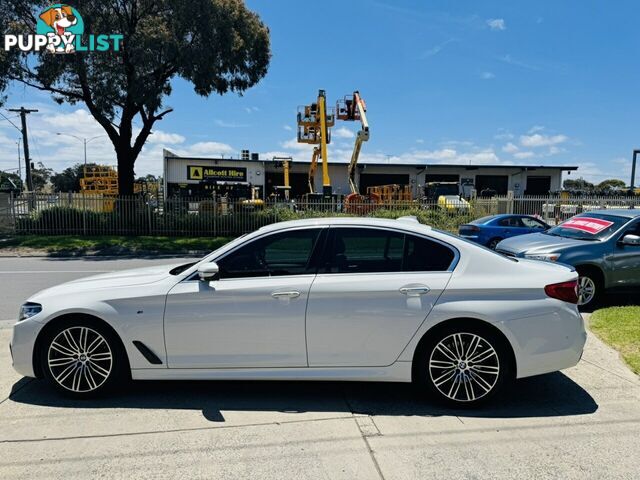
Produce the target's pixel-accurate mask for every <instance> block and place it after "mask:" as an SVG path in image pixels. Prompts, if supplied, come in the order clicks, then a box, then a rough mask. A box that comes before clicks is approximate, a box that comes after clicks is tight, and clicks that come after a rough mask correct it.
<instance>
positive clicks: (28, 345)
mask: <svg viewBox="0 0 640 480" xmlns="http://www.w3.org/2000/svg"><path fill="white" fill-rule="evenodd" d="M43 327H44V323H40V322H38V321H36V320H33V319H31V318H28V319H26V320H23V321H21V322H18V323H16V324H15V325H14V326H13V334H12V336H11V342H10V344H9V349H10V350H11V359H12V361H13V368H14V370H15V371H16V372H18V373H19V374H20V375H24V376H25V377H35V376H36V375H35V372H34V370H33V349H34V346H35V343H36V338H37V337H38V334H39V333H40V330H42V328H43Z"/></svg>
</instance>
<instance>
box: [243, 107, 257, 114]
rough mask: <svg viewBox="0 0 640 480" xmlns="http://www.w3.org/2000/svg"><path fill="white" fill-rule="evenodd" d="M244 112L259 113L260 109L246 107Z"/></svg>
mask: <svg viewBox="0 0 640 480" xmlns="http://www.w3.org/2000/svg"><path fill="white" fill-rule="evenodd" d="M244 111H245V112H247V113H253V112H259V111H260V109H259V108H258V107H244Z"/></svg>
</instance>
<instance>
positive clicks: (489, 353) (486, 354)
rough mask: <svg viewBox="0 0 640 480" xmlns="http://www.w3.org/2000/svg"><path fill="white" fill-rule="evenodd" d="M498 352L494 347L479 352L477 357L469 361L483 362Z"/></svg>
mask: <svg viewBox="0 0 640 480" xmlns="http://www.w3.org/2000/svg"><path fill="white" fill-rule="evenodd" d="M495 354H496V352H495V350H494V349H493V348H491V349H489V350H485V351H484V352H480V353H478V354H477V355H476V356H475V357H473V358H470V359H469V363H482V362H484V361H486V360H488V359H490V358H491V357H493V356H494V355H495Z"/></svg>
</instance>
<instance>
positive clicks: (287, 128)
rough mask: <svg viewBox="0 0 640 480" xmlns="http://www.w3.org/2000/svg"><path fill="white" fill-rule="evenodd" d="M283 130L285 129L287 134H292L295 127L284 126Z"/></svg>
mask: <svg viewBox="0 0 640 480" xmlns="http://www.w3.org/2000/svg"><path fill="white" fill-rule="evenodd" d="M282 128H283V129H285V130H286V131H287V132H290V131H291V130H293V127H292V126H291V125H283V126H282Z"/></svg>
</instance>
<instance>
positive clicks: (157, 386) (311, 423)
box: [0, 259, 640, 480]
mask: <svg viewBox="0 0 640 480" xmlns="http://www.w3.org/2000/svg"><path fill="white" fill-rule="evenodd" d="M11 260H12V261H7V259H0V278H1V279H2V280H0V291H2V292H3V299H2V300H3V302H2V307H1V309H2V310H0V311H2V313H4V312H5V311H9V310H10V311H12V312H15V311H16V310H17V305H19V303H20V302H21V301H22V300H23V299H24V296H26V295H28V294H29V293H30V289H31V290H33V282H32V281H31V280H30V279H31V278H33V277H36V276H38V275H39V276H40V277H43V278H46V279H48V280H46V281H45V280H42V278H40V280H39V282H40V283H39V288H43V287H44V286H45V285H41V284H42V283H48V284H54V283H56V282H59V281H60V280H61V279H67V278H69V277H76V276H82V275H84V274H86V272H87V271H88V270H91V271H94V270H113V269H120V268H128V267H130V266H138V265H139V264H140V263H142V264H149V263H159V261H157V260H143V261H125V260H117V261H110V260H103V261H102V262H101V263H98V262H96V261H88V260H73V261H53V260H48V259H29V260H28V261H26V260H25V259H22V260H20V261H18V263H13V262H15V260H16V259H11ZM160 262H162V261H160ZM165 262H166V260H165ZM169 262H170V263H173V261H172V260H170V261H169ZM134 264H135V265H134ZM96 265H98V266H99V268H97V267H96ZM18 266H21V269H22V270H23V271H24V270H31V272H32V273H31V274H12V275H9V274H8V273H6V272H9V271H16V269H18V268H19V267H18ZM51 270H53V271H56V272H58V273H57V274H52V273H49V274H47V273H40V274H38V273H36V272H43V271H51ZM83 272H84V273H83ZM47 275H49V277H47ZM20 292H24V294H22V293H20ZM16 293H17V294H16ZM16 302H17V305H16V304H15V303H16ZM2 318H3V317H0V319H2ZM9 318H10V317H9ZM9 318H6V317H4V321H0V345H3V347H0V477H1V478H3V479H10V478H20V479H24V478H69V477H72V478H95V477H102V478H177V477H180V478H217V479H227V478H255V479H262V478H267V479H270V478H273V479H289V478H291V479H306V478H309V479H316V478H320V479H332V480H333V479H340V478H347V479H349V480H354V479H378V478H383V479H403V480H404V479H413V478H416V479H417V478H420V479H424V478H478V479H480V478H482V479H485V478H510V479H511V478H523V479H524V478H526V479H531V478H537V479H540V478H563V479H566V478H580V479H583V478H629V479H631V478H638V472H640V455H639V454H638V452H640V380H639V378H638V377H637V376H635V375H634V374H632V373H631V372H630V371H629V370H628V369H627V368H626V367H625V366H624V365H623V364H622V362H621V361H620V360H619V358H618V355H617V353H616V352H614V351H613V350H611V349H609V348H608V347H606V346H605V345H603V344H602V343H601V342H600V341H599V340H597V339H595V338H594V337H593V336H590V337H589V340H588V343H587V348H586V351H585V355H584V358H583V360H582V361H581V362H580V364H579V365H578V366H576V367H575V368H572V369H570V370H567V371H565V372H562V373H555V374H550V375H545V376H541V377H537V378H531V379H527V380H523V381H519V382H517V384H516V385H515V387H514V388H513V390H512V391H511V392H509V393H508V395H507V396H506V397H505V398H503V399H501V400H500V401H499V402H498V403H496V404H495V405H494V406H492V407H490V408H486V409H483V410H477V411H451V410H444V409H442V408H440V407H438V406H436V405H434V404H432V403H431V402H429V401H428V400H425V399H422V398H420V397H418V396H417V395H416V394H415V393H414V391H413V390H412V388H411V387H410V386H409V385H402V384H355V383H293V382H290V383H275V382H271V383H260V382H237V383H234V382H209V383H206V382H135V383H132V384H131V385H130V386H129V387H128V388H127V390H126V391H125V392H123V393H121V394H118V395H114V396H111V397H110V398H106V399H100V400H94V401H84V402H82V401H73V400H68V399H64V398H61V397H59V396H57V395H55V394H54V393H53V392H52V391H51V390H49V389H48V388H47V387H46V385H44V384H43V383H42V382H40V381H37V380H29V379H24V378H21V377H20V376H19V375H17V374H16V373H15V372H14V371H13V369H12V368H11V362H10V358H9V353H8V348H7V344H8V341H9V337H10V324H11V321H9Z"/></svg>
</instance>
